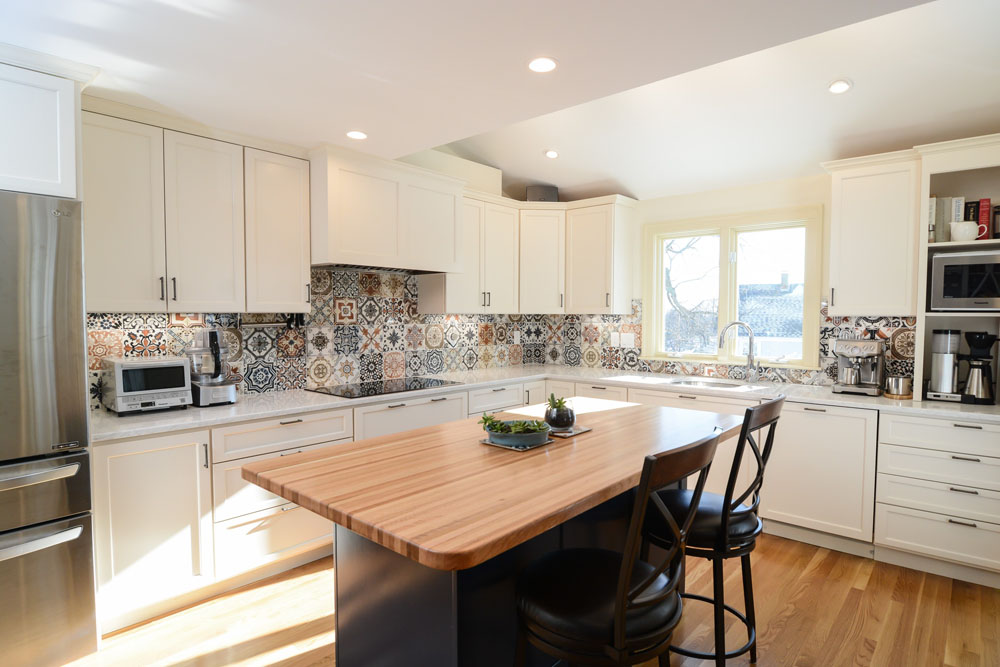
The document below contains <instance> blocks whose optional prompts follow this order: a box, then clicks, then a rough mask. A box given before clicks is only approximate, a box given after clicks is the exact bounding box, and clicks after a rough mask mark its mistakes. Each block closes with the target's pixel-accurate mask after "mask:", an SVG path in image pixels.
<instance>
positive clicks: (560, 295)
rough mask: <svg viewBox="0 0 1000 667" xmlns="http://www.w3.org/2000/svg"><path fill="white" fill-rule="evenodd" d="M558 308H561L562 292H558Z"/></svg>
mask: <svg viewBox="0 0 1000 667" xmlns="http://www.w3.org/2000/svg"><path fill="white" fill-rule="evenodd" d="M559 307H560V308H562V307H563V294H562V292H559Z"/></svg>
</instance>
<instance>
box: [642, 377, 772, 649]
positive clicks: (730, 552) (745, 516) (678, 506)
mask: <svg viewBox="0 0 1000 667" xmlns="http://www.w3.org/2000/svg"><path fill="white" fill-rule="evenodd" d="M784 402H785V397H784V396H779V397H777V398H775V399H774V400H771V401H767V402H766V403H762V404H760V405H756V406H754V407H752V408H747V411H746V416H745V417H744V418H743V428H742V430H741V431H740V438H739V441H738V442H737V444H736V453H735V454H734V456H733V466H732V468H731V469H730V472H729V481H728V482H727V484H726V493H725V495H724V496H720V495H719V494H717V493H709V492H705V493H702V494H700V497H699V494H697V493H695V492H692V491H687V490H676V489H668V490H665V491H660V492H659V493H658V494H657V495H658V496H659V498H660V500H661V501H662V502H663V504H664V505H665V506H666V508H667V510H668V511H669V513H670V514H672V515H673V517H674V519H675V520H676V519H677V517H688V518H689V517H690V512H691V507H696V508H697V512H695V516H694V521H693V522H692V523H691V529H690V531H689V532H688V535H687V549H686V552H687V555H689V556H695V557H698V558H707V559H709V560H711V561H712V581H713V595H714V598H710V597H705V596H703V595H694V594H692V593H685V592H683V587H682V589H681V591H682V592H681V593H680V596H681V597H682V598H685V599H689V600H700V601H702V602H709V603H711V604H712V605H713V607H714V608H715V609H714V611H715V653H701V652H698V651H692V650H690V649H686V648H684V647H682V646H671V647H670V650H671V651H673V652H674V653H679V654H680V655H684V656H688V657H691V658H701V659H702V660H714V661H715V664H716V665H724V664H726V660H727V659H729V658H735V657H737V656H740V655H743V654H744V653H746V652H747V651H749V652H750V662H752V663H755V662H757V621H756V618H755V615H754V604H753V577H752V575H751V572H750V552H751V551H753V549H754V547H755V546H756V544H757V536H758V535H760V533H761V530H762V529H763V524H762V523H761V521H760V518H759V517H758V515H757V509H758V506H759V505H760V489H761V486H762V485H763V483H764V468H765V466H766V465H767V460H768V458H770V456H771V447H772V446H773V445H774V430H775V427H776V426H777V423H778V417H779V416H780V415H781V408H782V406H783V405H784ZM763 429H767V431H766V433H765V434H764V437H763V440H761V438H760V434H761V431H762V430H763ZM760 442H763V448H761V446H760V444H759V443H760ZM748 445H749V448H748ZM748 449H749V451H750V453H752V454H753V459H752V460H753V461H754V462H755V463H756V465H757V474H756V475H755V476H754V478H753V480H752V481H751V482H750V485H749V486H748V487H747V489H746V490H745V491H743V492H742V493H739V494H738V495H737V490H736V482H737V477H738V476H739V472H740V465H741V462H742V461H743V457H744V455H745V453H746V452H747V450H748ZM746 501H749V504H744V502H746ZM673 539H674V538H673V532H672V530H671V528H670V522H667V521H664V520H663V519H662V517H661V516H660V515H659V513H656V512H648V511H647V517H646V531H645V542H644V544H643V549H642V553H643V554H647V553H648V550H649V544H650V543H652V544H655V545H656V546H658V547H661V548H664V549H670V548H671V545H672V544H673ZM728 558H739V559H740V563H741V567H742V575H743V602H744V604H745V607H746V614H745V615H744V614H741V613H740V612H738V611H737V610H736V609H735V608H733V607H731V606H730V605H728V604H726V603H725V593H724V587H723V568H722V565H723V561H725V560H726V559H728ZM727 611H728V612H729V613H731V614H732V615H733V616H735V617H736V618H738V619H739V620H740V621H741V622H742V623H743V624H744V625H745V626H746V628H747V643H746V644H744V645H743V646H741V647H740V648H738V649H736V650H733V651H726V623H725V612H727Z"/></svg>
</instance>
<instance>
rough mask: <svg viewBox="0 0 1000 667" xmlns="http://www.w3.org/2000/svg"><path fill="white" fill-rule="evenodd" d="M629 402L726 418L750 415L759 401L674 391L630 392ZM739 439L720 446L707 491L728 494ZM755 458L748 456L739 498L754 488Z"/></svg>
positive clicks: (738, 486)
mask: <svg viewBox="0 0 1000 667" xmlns="http://www.w3.org/2000/svg"><path fill="white" fill-rule="evenodd" d="M628 400H629V401H631V402H633V403H645V404H647V405H662V406H664V407H668V408H684V409H686V410H705V411H707V412H718V413H720V414H726V415H739V416H743V415H744V414H746V410H747V408H748V407H750V406H753V405H757V404H758V401H756V400H751V399H740V398H726V397H719V396H703V395H699V394H681V393H675V392H670V391H654V390H650V389H629V390H628ZM738 441H739V438H735V437H734V438H729V439H728V440H724V441H723V442H720V443H719V446H718V448H717V449H716V450H715V457H714V458H713V459H712V467H711V468H710V469H709V471H708V479H707V480H706V481H705V491H708V492H709V493H717V494H719V495H720V496H721V495H724V494H725V493H726V484H727V483H728V482H729V474H730V472H731V471H732V468H733V458H734V457H735V456H736V445H737V443H738ZM752 458H753V454H750V453H748V452H744V454H743V460H742V462H741V464H740V471H739V473H738V475H737V477H736V491H735V493H736V494H740V493H743V491H745V490H746V489H747V487H748V486H749V485H750V478H751V471H753V472H756V470H757V467H756V464H755V463H753V462H751V460H750V459H752Z"/></svg>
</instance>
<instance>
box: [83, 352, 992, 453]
mask: <svg viewBox="0 0 1000 667" xmlns="http://www.w3.org/2000/svg"><path fill="white" fill-rule="evenodd" d="M432 377H436V378H441V379H443V380H452V381H455V382H460V383H461V384H458V385H449V386H445V387H435V388H433V389H420V390H417V391H408V392H406V396H407V397H414V398H419V397H423V396H435V395H440V394H448V393H452V392H454V391H467V390H470V389H476V388H480V387H488V386H491V385H497V384H504V383H507V382H530V381H533V380H546V379H547V380H563V381H569V382H600V383H601V384H609V385H611V384H613V385H619V386H624V387H633V388H636V389H651V390H660V391H672V392H681V393H685V394H699V395H706V396H723V397H728V398H751V399H763V398H770V397H773V396H777V395H778V394H784V395H785V396H786V397H787V399H788V400H789V401H793V402H797V403H813V404H819V405H830V406H841V407H850V408H867V409H869V410H879V411H882V412H886V413H892V414H911V415H918V416H922V417H931V418H937V419H956V420H963V421H971V422H975V423H989V424H1000V407H998V406H995V405H963V404H960V403H944V402H938V401H921V402H915V401H896V400H891V399H887V398H882V397H878V398H876V397H871V396H855V395H850V394H834V393H833V392H832V391H831V389H830V387H828V386H811V385H798V384H786V383H770V382H756V383H753V384H755V385H759V386H761V387H763V388H762V389H759V390H755V391H732V390H727V389H717V388H709V387H688V386H676V385H674V386H671V382H676V381H677V380H683V379H686V378H685V376H682V375H666V374H662V373H660V374H653V373H637V372H632V371H615V370H608V369H603V368H579V367H572V366H559V365H544V366H512V367H509V368H497V369H484V370H476V371H462V372H454V373H441V374H439V375H434V376H432ZM687 379H696V380H697V379H701V380H704V379H706V378H702V377H691V378H687ZM398 399H399V394H387V395H382V396H367V397H364V398H338V397H336V396H327V395H325V394H317V393H315V392H311V391H305V390H302V389H294V390H290V391H276V392H269V393H266V394H249V395H248V394H241V395H240V400H239V402H238V403H236V405H229V406H218V407H212V408H195V407H189V408H187V409H186V410H169V411H165V412H154V413H142V414H133V415H125V416H122V417H119V416H117V415H116V414H115V413H113V412H107V411H105V410H100V411H94V412H92V413H91V426H90V432H91V442H93V443H101V442H106V441H110V440H121V439H125V438H135V437H142V436H148V435H156V434H160V433H169V432H172V431H183V430H190V429H198V428H207V427H211V426H219V425H221V424H230V423H234V422H241V421H251V420H254V419H266V418H273V417H283V416H286V415H293V414H297V413H303V412H314V411H317V410H330V409H334V408H354V407H358V406H362V405H371V404H374V403H385V402H388V401H393V400H398Z"/></svg>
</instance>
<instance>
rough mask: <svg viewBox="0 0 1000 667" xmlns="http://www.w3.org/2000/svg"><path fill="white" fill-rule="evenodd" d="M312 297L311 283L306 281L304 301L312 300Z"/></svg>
mask: <svg viewBox="0 0 1000 667" xmlns="http://www.w3.org/2000/svg"><path fill="white" fill-rule="evenodd" d="M312 298H313V292H312V284H310V283H306V303H310V302H312Z"/></svg>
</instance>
